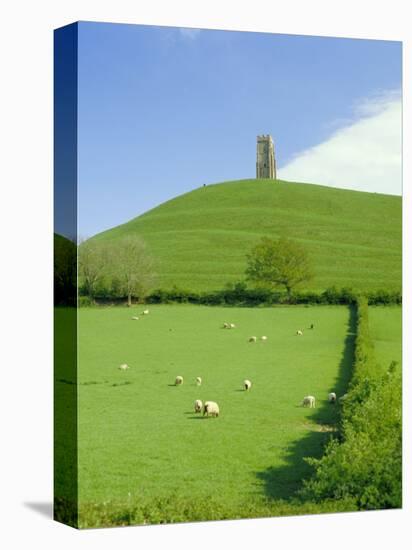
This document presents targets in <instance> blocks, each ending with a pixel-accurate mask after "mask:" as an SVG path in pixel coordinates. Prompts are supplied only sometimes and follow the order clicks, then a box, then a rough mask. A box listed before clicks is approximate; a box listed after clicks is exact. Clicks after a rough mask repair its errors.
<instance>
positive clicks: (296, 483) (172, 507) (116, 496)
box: [56, 305, 354, 526]
mask: <svg viewBox="0 0 412 550" xmlns="http://www.w3.org/2000/svg"><path fill="white" fill-rule="evenodd" d="M137 311H138V309H137V308H132V309H126V308H123V307H117V308H114V307H112V308H110V307H108V308H90V309H88V308H85V309H81V310H79V313H78V315H79V324H78V335H79V370H78V375H79V380H78V399H79V401H78V402H79V416H78V418H79V462H78V464H79V499H80V505H81V507H80V523H81V525H83V526H91V525H98V524H104V521H105V520H102V517H104V514H103V512H102V509H105V510H106V511H107V510H108V509H110V510H112V522H114V523H115V524H122V523H128V522H129V523H130V522H131V523H134V522H142V523H143V522H154V523H156V522H159V521H165V517H166V521H173V518H175V519H176V517H177V520H179V518H181V517H183V518H184V519H186V520H188V519H192V520H193V519H219V518H224V517H245V516H244V515H242V514H244V513H247V514H250V515H249V517H254V516H255V515H265V513H266V512H267V514H266V515H270V508H267V506H268V503H269V504H270V503H271V502H276V501H277V500H279V499H289V498H290V497H291V496H292V495H293V493H294V492H295V491H296V490H297V489H299V487H300V486H301V483H302V479H303V478H304V477H306V476H308V475H310V473H311V469H310V466H308V465H307V464H306V463H305V461H304V460H303V458H304V457H305V456H320V455H321V453H322V449H323V446H324V443H325V441H326V440H327V439H328V438H329V436H330V433H331V431H333V430H334V428H335V423H336V422H337V414H338V413H337V407H334V406H331V405H329V404H328V403H327V394H328V392H329V391H332V390H334V391H336V392H337V394H338V395H340V394H343V393H344V392H345V389H346V386H347V384H348V381H349V378H350V375H351V363H352V359H353V337H354V335H353V332H354V315H353V311H352V310H351V309H349V308H346V307H339V306H324V307H275V308H221V307H213V308H212V307H211V308H208V307H201V306H189V305H180V306H179V305H173V306H172V305H169V306H168V305H160V306H152V307H150V314H149V315H148V316H144V317H142V318H141V319H140V320H139V321H132V320H131V317H132V315H135V314H136V312H137ZM224 321H228V322H234V323H236V325H237V328H236V329H234V330H225V329H222V328H220V327H221V325H222V324H223V322H224ZM311 323H314V325H315V328H314V330H307V327H309V326H310V324H311ZM298 328H303V329H305V330H304V335H303V336H302V337H298V336H296V334H295V332H296V330H297V329H298ZM251 335H256V336H261V335H266V336H267V337H268V341H267V342H266V343H263V342H257V343H256V344H250V343H248V342H247V339H248V337H249V336H251ZM122 363H127V364H128V365H129V366H130V369H129V370H128V371H120V370H118V366H119V365H120V364H122ZM176 375H182V376H183V377H184V384H183V385H182V386H180V387H175V386H174V380H175V377H176ZM196 376H201V377H202V378H203V383H202V386H201V387H197V386H196V385H195V378H196ZM57 378H60V379H61V381H60V382H59V381H58V382H56V384H61V385H62V386H64V387H65V388H70V385H68V384H67V382H66V380H67V378H68V377H67V375H66V376H59V373H57ZM245 378H249V379H250V380H251V381H252V384H253V386H252V389H251V390H250V391H249V392H245V391H243V388H242V382H243V380H244V379H245ZM307 394H313V395H315V396H316V398H317V408H316V409H304V408H302V407H301V406H299V404H300V402H301V400H302V398H303V396H305V395H307ZM198 398H199V399H202V400H203V401H204V400H208V399H211V400H215V401H217V402H218V403H219V405H220V409H221V416H220V417H219V418H217V419H215V418H203V417H202V416H201V415H196V414H195V413H194V412H193V402H194V400H195V399H198ZM194 497H195V498H194ZM196 502H198V503H203V505H201V506H200V508H198V509H197V510H196V508H194V507H195V503H196ZM211 502H212V503H213V505H211V504H210V503H211ZM105 503H106V505H107V506H108V508H107V507H106V508H104V507H105ZM107 503H109V504H107ZM255 505H256V507H257V508H256V509H255V508H254V506H255ZM133 506H135V507H136V506H138V507H139V510H140V511H139V513H137V512H135V513H134V515H133V514H132V516H130V517H129V516H127V514H128V512H127V510H128V509H129V508H130V509H131V508H132V507H133ZM259 506H260V507H261V508H260V512H258V511H257V510H258V509H259ZM96 507H97V508H96ZM262 507H263V508H262ZM285 509H286V512H285V513H288V510H289V513H296V511H294V512H293V511H290V509H289V508H288V507H287V506H286V505H285ZM82 510H83V512H82ZM91 510H94V512H91ZM96 510H98V512H96ZM162 510H163V512H162ZM167 510H168V512H166V511H167ZM242 510H243V512H242ZM268 510H269V512H268ZM302 510H304V508H302ZM246 511H247V512H246ZM265 511H266V512H265ZM306 511H308V510H306ZM116 513H117V516H116V518H117V519H116V518H114V519H113V514H116ZM168 513H169V515H167V514H168ZM96 514H97V516H96ZM102 514H103V515H102ZM125 514H126V516H127V517H126V516H125ZM216 515H218V516H219V518H218V517H215V516H216ZM89 516H90V517H89ZM95 516H96V517H95ZM199 516H200V517H199ZM91 518H92V519H91ZM99 518H100V519H99ZM128 518H129V519H128ZM130 518H132V519H130ZM102 521H103V523H102ZM107 521H109V520H107ZM99 522H100V523H99Z"/></svg>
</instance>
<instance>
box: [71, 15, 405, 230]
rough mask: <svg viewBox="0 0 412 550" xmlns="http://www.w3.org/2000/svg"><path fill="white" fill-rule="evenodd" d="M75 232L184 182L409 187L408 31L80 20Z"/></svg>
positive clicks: (131, 210) (128, 213)
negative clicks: (341, 34) (261, 167)
mask: <svg viewBox="0 0 412 550" xmlns="http://www.w3.org/2000/svg"><path fill="white" fill-rule="evenodd" d="M78 36H79V44H78V183H79V189H78V195H79V207H78V232H79V236H80V238H87V237H90V236H92V235H94V234H96V233H98V232H100V231H103V230H105V229H108V228H110V227H113V226H116V225H118V224H121V223H125V222H127V221H128V220H130V219H132V218H134V217H136V216H137V215H139V214H142V213H143V212H145V211H147V210H150V209H151V208H153V207H155V206H157V205H158V204H161V203H162V202H164V201H166V200H169V199H171V198H173V197H175V196H178V195H180V194H182V193H185V192H187V191H190V190H192V189H195V188H197V187H200V186H202V185H203V184H210V183H218V182H223V181H227V180H236V179H246V178H255V177H256V136H257V135H260V134H270V135H272V137H273V139H274V142H275V157H276V163H277V172H278V177H279V178H281V179H285V180H288V181H301V182H307V183H316V184H321V185H329V186H333V187H341V188H348V189H357V190H361V191H370V192H378V193H388V194H395V195H396V194H397V195H400V194H401V192H402V183H401V101H402V97H401V88H402V47H401V43H400V42H391V41H379V40H364V39H363V40H359V39H345V38H321V37H308V36H299V35H281V34H269V33H251V32H237V31H214V30H198V29H183V28H182V29H179V28H175V27H155V26H141V25H124V24H123V25H122V24H109V23H87V22H84V23H80V24H79V35H78Z"/></svg>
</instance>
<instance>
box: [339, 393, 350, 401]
mask: <svg viewBox="0 0 412 550" xmlns="http://www.w3.org/2000/svg"><path fill="white" fill-rule="evenodd" d="M347 398H348V394H347V393H345V394H344V395H342V396H341V397H339V404H342V403H344V402H345V401H346V399H347Z"/></svg>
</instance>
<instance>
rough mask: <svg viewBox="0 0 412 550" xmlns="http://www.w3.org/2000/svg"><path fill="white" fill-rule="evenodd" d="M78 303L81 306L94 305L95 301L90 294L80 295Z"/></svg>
mask: <svg viewBox="0 0 412 550" xmlns="http://www.w3.org/2000/svg"><path fill="white" fill-rule="evenodd" d="M77 304H78V306H79V307H90V306H92V305H94V301H93V300H92V298H90V296H79V297H78V299H77Z"/></svg>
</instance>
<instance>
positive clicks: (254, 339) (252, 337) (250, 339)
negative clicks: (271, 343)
mask: <svg viewBox="0 0 412 550" xmlns="http://www.w3.org/2000/svg"><path fill="white" fill-rule="evenodd" d="M256 340H257V338H256V336H251V337H250V338H249V342H256Z"/></svg>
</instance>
